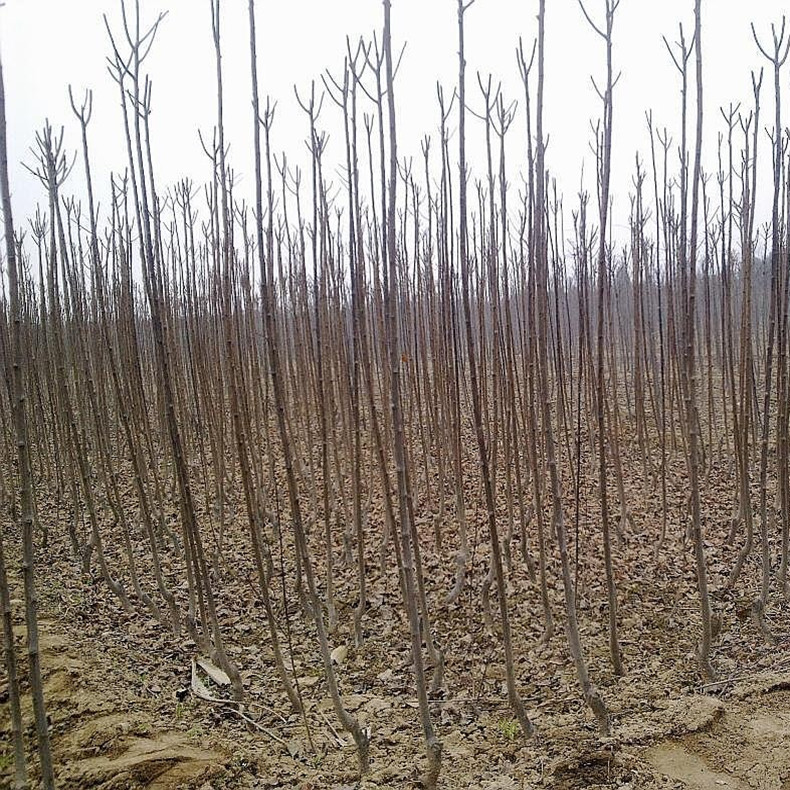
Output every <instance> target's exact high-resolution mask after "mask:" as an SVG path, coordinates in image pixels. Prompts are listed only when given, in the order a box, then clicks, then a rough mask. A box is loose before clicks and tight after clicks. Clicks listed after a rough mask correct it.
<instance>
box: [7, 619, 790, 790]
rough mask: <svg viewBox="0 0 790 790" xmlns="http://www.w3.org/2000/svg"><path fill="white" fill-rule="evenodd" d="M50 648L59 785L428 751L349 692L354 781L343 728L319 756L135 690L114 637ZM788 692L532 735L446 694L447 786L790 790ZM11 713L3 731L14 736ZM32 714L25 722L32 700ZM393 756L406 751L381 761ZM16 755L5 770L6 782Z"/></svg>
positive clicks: (666, 707) (327, 777)
mask: <svg viewBox="0 0 790 790" xmlns="http://www.w3.org/2000/svg"><path fill="white" fill-rule="evenodd" d="M20 625H21V624H20ZM19 630H21V628H20V629H19ZM17 638H18V640H19V632H18V633H17ZM41 644H42V666H43V671H44V676H45V692H46V697H47V704H48V711H49V715H50V719H51V732H52V746H53V753H54V758H55V762H56V764H57V782H58V787H59V788H65V789H66V790H70V789H72V788H73V790H77V788H102V790H115V789H117V790H120V789H121V788H158V789H159V790H176V788H200V789H201V790H215V789H217V788H231V787H240V788H252V787H261V788H280V787H281V788H285V787H298V788H301V790H318V788H324V787H326V788H335V789H336V790H350V789H351V788H364V789H365V790H372V788H402V787H413V786H414V784H415V781H414V780H415V778H416V772H415V771H414V765H413V762H412V763H411V764H409V761H408V760H404V762H401V760H400V758H401V757H403V758H405V757H406V755H407V754H412V755H413V754H419V735H418V732H417V731H416V728H415V726H414V718H415V716H414V713H415V711H414V710H413V705H412V703H407V704H405V705H404V704H403V702H402V700H398V699H396V698H385V697H382V696H376V695H371V694H358V695H348V696H347V697H346V702H347V703H348V706H349V708H350V709H352V710H355V711H356V712H357V713H358V715H359V716H360V717H361V719H362V720H363V721H364V722H365V723H367V725H368V726H370V727H371V729H372V733H373V747H372V748H373V754H374V759H373V764H372V769H373V770H372V772H371V774H370V776H368V777H367V778H366V779H364V780H362V781H359V780H358V779H356V778H355V775H354V774H355V770H354V754H353V750H352V748H351V747H350V746H349V745H348V744H347V743H346V745H344V746H340V745H339V744H340V740H341V739H342V740H343V742H344V743H345V742H346V741H348V740H349V739H348V738H343V734H342V733H340V734H339V735H340V739H337V738H334V736H332V737H331V740H333V741H334V744H333V746H332V748H331V749H329V748H327V746H326V744H324V745H323V746H319V749H318V752H319V753H318V755H313V754H310V752H309V749H308V747H307V745H306V744H305V743H304V738H303V736H302V734H301V733H300V732H297V733H294V734H293V735H294V737H291V738H290V739H288V740H287V747H285V748H283V747H282V746H280V745H278V744H277V743H276V742H273V741H272V740H271V739H270V738H269V737H268V736H266V735H265V734H263V733H260V732H249V731H248V730H247V729H245V727H244V725H243V723H242V722H239V721H237V719H235V718H234V717H229V716H227V715H225V714H224V713H223V711H222V709H220V710H216V709H215V708H214V707H212V706H207V705H206V703H203V702H200V701H198V700H196V699H195V698H194V697H187V698H185V699H184V702H183V703H179V702H178V701H177V700H176V699H175V698H174V697H173V698H172V699H170V697H172V694H173V692H174V691H176V690H178V689H175V687H174V688H173V689H168V690H167V692H165V690H164V689H162V688H161V687H160V686H159V685H158V684H157V683H156V682H152V681H151V680H144V681H143V685H142V688H143V689H144V693H142V694H141V693H139V691H137V690H136V688H139V685H138V684H133V683H130V682H129V681H130V676H129V672H130V671H133V670H130V669H129V667H130V666H131V665H132V663H133V662H129V661H126V662H125V661H124V658H123V651H120V650H119V649H118V647H119V646H118V645H117V644H113V643H112V642H111V641H108V642H107V643H104V644H102V642H101V641H95V640H92V639H89V640H84V641H83V639H81V637H80V634H79V632H77V631H75V630H73V629H71V628H69V627H68V625H65V624H60V625H57V624H56V623H55V622H54V621H53V620H52V619H47V618H45V619H42V621H41ZM21 647H22V645H21V643H20V648H21ZM126 653H127V654H129V653H134V650H131V651H130V650H127V651H126ZM149 658H155V656H153V655H152V656H149ZM159 658H160V660H161V658H162V656H161V654H160V656H159ZM125 664H126V666H125ZM22 669H23V671H24V666H23V667H22ZM147 669H150V667H148V668H147ZM182 670H184V672H185V668H182ZM319 687H320V683H315V684H312V685H311V684H310V683H309V682H308V683H305V689H304V693H305V694H306V696H307V698H308V700H309V702H308V709H310V710H311V714H312V718H313V719H314V722H313V723H314V729H315V724H316V723H317V722H319V721H323V722H324V727H323V731H324V732H323V734H322V733H315V732H314V735H315V737H316V739H317V740H318V741H321V740H322V736H325V735H327V733H329V734H331V733H332V728H331V727H330V726H329V724H330V722H331V720H332V711H331V707H330V706H329V704H328V701H327V700H326V698H325V697H323V696H322V694H321V693H320V688H319ZM313 689H315V690H316V692H317V693H316V694H311V692H312V690H313ZM788 689H790V675H782V674H776V673H763V674H755V675H752V676H750V677H749V678H747V679H745V680H743V681H741V682H734V683H731V684H729V690H728V692H727V694H726V698H725V699H722V698H718V697H712V696H707V695H704V694H698V695H689V696H684V697H680V698H677V699H674V700H670V701H666V702H664V703H657V704H655V705H653V706H652V709H650V710H643V711H641V712H639V713H631V714H625V715H623V716H622V717H621V718H620V720H619V722H618V724H617V726H616V728H615V731H614V734H613V736H612V737H611V738H607V739H600V738H598V737H597V736H595V735H594V734H593V733H591V732H589V730H586V729H585V728H584V727H579V726H578V725H577V724H576V723H574V722H573V716H558V715H556V714H554V715H549V714H547V715H541V714H540V713H538V714H536V720H537V723H538V726H539V728H540V735H539V736H538V738H537V739H536V740H533V741H532V742H527V743H523V742H521V741H520V739H518V738H517V737H515V736H514V734H513V733H511V732H510V731H509V730H508V728H507V726H506V722H507V721H508V714H507V711H506V710H503V709H500V708H498V707H496V706H487V705H486V703H485V701H484V700H479V701H478V702H477V703H475V704H472V703H462V702H457V703H455V704H452V703H449V702H448V703H447V704H445V705H444V706H443V709H442V710H441V711H437V712H438V718H439V719H440V720H441V721H442V722H443V723H444V726H443V730H444V732H443V740H444V747H445V751H444V776H443V782H442V787H445V788H483V789H484V790H516V789H517V788H533V787H535V788H539V787H540V788H542V787H546V788H555V790H576V788H620V790H640V789H641V788H645V790H653V789H656V790H657V789H658V788H691V789H692V790H719V789H720V788H721V789H722V790H727V788H729V789H730V790H747V789H748V788H758V789H759V790H783V789H786V788H790V690H788ZM181 691H183V689H181ZM217 693H220V692H217ZM609 696H610V698H611V693H610V695H609ZM165 698H167V699H166V701H165ZM163 703H164V704H163ZM5 707H6V706H4V709H3V719H2V720H0V732H2V735H3V741H4V743H6V744H7V743H8V738H7V735H8V732H7V728H8V721H7V711H6V709H5ZM437 707H442V706H441V705H438V706H437ZM163 710H167V711H169V721H170V724H171V726H170V727H168V726H167V722H168V716H167V715H166V716H165V717H164V718H163V716H162V712H163ZM24 713H25V719H26V722H30V721H31V718H32V716H31V712H30V705H29V703H28V704H27V705H26V706H25V711H24ZM280 734H281V735H283V734H284V733H283V732H282V731H281V732H280ZM385 752H386V753H389V754H390V755H397V758H395V759H392V758H390V759H382V756H383V754H384V753H385ZM376 755H379V756H378V759H377V756H376ZM412 760H413V758H412ZM7 763H8V761H7V760H6V765H5V768H4V772H3V774H2V776H0V778H2V780H4V781H6V782H10V765H8V764H7Z"/></svg>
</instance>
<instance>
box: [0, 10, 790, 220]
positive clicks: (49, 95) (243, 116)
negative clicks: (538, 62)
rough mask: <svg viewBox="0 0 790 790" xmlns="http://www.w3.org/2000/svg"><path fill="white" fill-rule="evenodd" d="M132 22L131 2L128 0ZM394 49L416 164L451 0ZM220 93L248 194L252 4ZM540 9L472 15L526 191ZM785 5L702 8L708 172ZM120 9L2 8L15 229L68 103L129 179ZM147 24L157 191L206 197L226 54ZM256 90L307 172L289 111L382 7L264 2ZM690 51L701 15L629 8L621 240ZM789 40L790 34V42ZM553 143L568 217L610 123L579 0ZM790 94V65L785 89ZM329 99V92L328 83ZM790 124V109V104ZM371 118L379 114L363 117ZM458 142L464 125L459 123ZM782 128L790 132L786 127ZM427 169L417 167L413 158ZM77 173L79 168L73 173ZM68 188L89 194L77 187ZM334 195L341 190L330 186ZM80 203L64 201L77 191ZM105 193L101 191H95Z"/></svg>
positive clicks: (243, 13) (184, 26)
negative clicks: (174, 188)
mask: <svg viewBox="0 0 790 790" xmlns="http://www.w3.org/2000/svg"><path fill="white" fill-rule="evenodd" d="M128 2H129V5H130V7H131V6H132V5H133V0H128ZM392 5H393V35H394V38H395V45H396V48H399V47H400V45H401V44H402V43H403V42H406V51H405V55H404V59H403V63H402V67H401V70H400V72H399V74H398V79H397V83H396V96H397V102H398V109H399V115H398V123H399V147H400V153H401V155H414V156H415V157H419V150H420V149H419V143H420V141H421V139H422V138H423V136H424V135H425V134H431V135H433V137H434V139H436V138H437V128H438V121H439V118H438V106H437V102H436V81H437V80H440V81H441V82H442V83H443V84H444V85H445V89H446V94H447V95H448V96H449V95H451V94H452V90H453V87H454V85H455V81H456V79H457V76H456V75H457V64H456V57H457V55H456V53H457V28H456V3H455V0H393V3H392ZM603 6H604V2H603V0H587V7H588V9H589V11H590V13H591V15H592V16H593V17H594V18H595V19H597V20H601V19H602V12H603ZM222 7H223V44H224V78H225V86H226V104H225V106H226V123H227V135H228V138H229V140H230V142H231V153H230V162H231V164H232V165H233V167H234V168H235V170H236V171H237V173H238V175H239V178H240V181H239V191H240V192H242V193H244V192H245V191H247V192H248V194H250V195H251V194H252V182H251V173H252V160H251V156H252V144H251V139H252V134H251V123H250V99H249V60H248V31H247V2H246V0H224V1H223V4H222ZM537 7H538V2H537V0H478V2H477V3H476V4H475V5H474V7H473V8H471V9H470V11H469V13H468V15H467V61H468V71H467V75H468V103H469V104H470V105H471V106H472V107H473V108H474V107H480V106H481V100H480V93H479V90H478V88H477V80H476V72H477V71H480V72H482V73H483V74H485V75H487V74H488V73H489V72H491V73H493V75H494V79H495V81H498V80H501V81H502V84H503V90H504V91H505V96H506V97H507V99H518V100H519V102H520V103H519V115H518V121H517V123H516V124H514V126H513V128H512V131H511V132H510V134H509V136H508V142H509V146H508V147H509V157H510V162H511V164H512V171H511V180H512V182H513V183H514V185H516V186H517V182H518V174H519V172H520V170H521V162H523V151H524V147H525V139H524V135H525V124H524V121H523V108H524V101H523V92H522V88H521V84H520V80H519V77H518V70H517V68H516V60H515V56H514V51H515V48H516V46H517V43H518V39H519V36H523V38H524V40H525V42H526V43H527V45H531V42H532V39H533V38H534V36H535V34H536V32H537V22H536V13H537ZM784 7H785V4H784V3H782V2H780V0H750V2H742V1H741V0H704V2H703V15H704V20H703V26H704V31H703V44H704V69H705V82H704V84H705V91H706V94H705V95H706V105H705V108H706V137H705V143H706V161H707V163H708V165H709V167H714V166H715V162H716V159H715V157H716V135H717V133H718V131H720V130H721V129H722V128H723V122H722V120H721V116H720V114H719V107H720V106H722V105H727V104H729V103H730V102H731V101H732V102H739V101H742V102H743V106H744V107H750V106H751V105H752V101H753V100H752V97H751V76H750V74H751V70H752V69H759V68H760V67H761V66H763V65H768V64H767V63H766V61H765V60H764V59H763V58H762V56H760V55H759V53H758V51H757V48H756V46H755V44H754V41H753V39H752V33H751V29H750V22H754V24H755V26H756V29H757V31H758V34H760V35H761V36H763V37H764V39H765V40H766V41H768V40H769V36H770V25H771V23H772V22H775V23H777V24H781V14H782V11H783V9H784ZM119 8H120V0H71V1H69V2H67V1H66V0H6V2H5V8H3V9H2V10H0V47H1V48H2V49H1V50H0V51H1V52H2V57H3V64H4V72H5V79H6V94H7V112H8V124H9V146H10V150H9V160H10V165H11V188H12V192H13V195H14V210H15V216H16V221H17V225H22V224H23V223H24V222H25V220H26V217H27V216H29V215H30V213H31V212H32V211H33V209H34V207H35V204H36V202H37V201H39V200H41V199H42V195H41V189H40V186H39V185H38V184H37V183H36V182H35V181H34V179H33V178H32V177H31V176H30V174H28V173H27V172H26V171H25V170H24V169H23V168H22V167H21V166H20V162H22V161H25V162H28V163H32V156H31V154H30V152H29V147H30V146H31V144H32V143H33V140H34V135H35V132H36V130H38V129H40V128H41V126H42V124H43V123H44V120H45V119H46V118H49V119H50V121H51V122H52V123H53V125H56V126H58V127H59V126H60V125H61V124H62V125H64V126H65V130H66V147H67V148H68V149H69V150H74V149H76V148H77V146H78V145H79V136H78V127H77V124H76V121H75V119H74V117H73V115H72V113H71V109H70V107H69V101H68V92H67V88H68V86H69V84H71V85H72V86H73V88H74V90H75V95H77V96H80V95H81V93H82V91H83V90H84V89H85V88H92V89H93V91H94V118H93V121H92V123H91V126H90V129H89V132H90V139H91V143H92V149H93V155H94V177H95V179H96V180H97V181H101V182H103V183H104V184H106V183H107V182H108V179H109V173H110V172H111V171H121V170H123V168H124V166H125V154H124V147H123V145H122V126H121V120H120V112H119V105H118V98H117V87H116V85H115V84H114V83H113V82H112V80H111V78H110V77H109V75H108V74H107V71H106V61H105V57H106V55H107V54H108V51H109V46H108V41H107V35H106V32H105V30H104V22H103V20H102V14H103V13H107V14H108V16H109V18H110V22H111V25H112V26H113V27H114V28H116V29H117V28H118V26H119V23H120V14H119ZM142 8H143V18H144V20H152V19H153V18H155V15H156V13H158V12H159V11H162V10H166V11H168V12H169V13H168V16H167V18H166V19H165V21H164V23H163V25H162V28H161V31H160V34H159V37H158V40H157V42H156V44H155V46H154V50H153V52H152V54H151V57H150V58H149V60H148V61H147V62H146V65H147V67H148V71H149V72H150V74H151V76H152V79H153V83H154V95H153V98H154V108H153V115H152V133H153V140H154V156H155V163H156V167H157V171H158V174H159V182H160V184H167V183H172V182H174V181H176V180H177V179H179V178H181V177H183V176H187V175H188V176H190V177H192V178H193V179H194V180H195V181H197V182H202V181H203V180H205V179H207V178H208V177H209V175H210V169H209V163H208V161H207V160H206V158H205V156H204V154H203V153H202V150H201V146H200V142H199V140H198V134H197V130H198V129H201V130H202V131H203V132H204V135H208V137H209V138H210V136H211V129H212V126H213V124H214V118H215V99H214V95H215V94H214V89H215V83H214V59H213V58H214V54H213V45H212V41H211V21H210V10H209V9H210V0H142ZM257 17H258V35H259V58H260V79H261V92H262V94H263V95H266V94H270V95H271V96H272V97H273V98H275V99H277V100H278V101H279V104H278V110H277V118H276V122H275V127H274V132H273V145H274V148H275V150H285V151H286V152H287V153H288V155H289V160H290V161H291V162H298V161H301V163H302V164H305V165H306V164H307V152H306V149H305V146H304V144H303V140H304V139H305V137H306V134H307V125H306V118H305V116H304V114H303V113H302V112H301V110H299V108H298V106H297V105H296V101H295V98H294V92H293V86H294V85H296V86H297V87H298V88H299V89H300V91H301V92H302V93H305V92H307V91H308V90H309V86H310V82H311V80H313V79H319V78H320V75H321V73H322V72H323V71H324V70H325V69H329V70H330V71H332V72H334V73H335V74H338V73H339V70H340V68H341V66H342V62H343V55H344V52H345V36H346V34H348V35H350V36H351V38H352V40H355V39H356V38H358V37H359V36H361V35H362V36H366V37H370V36H371V35H372V32H373V31H374V30H376V29H380V26H381V24H382V4H381V2H380V1H379V0H281V1H280V2H276V3H272V2H267V0H258V2H257ZM681 21H682V22H683V23H684V27H685V29H686V31H687V37H688V38H690V37H691V33H692V31H693V2H692V0H662V1H661V2H653V0H622V3H621V5H620V9H619V11H618V13H617V17H616V22H615V30H614V38H615V51H614V61H615V69H616V70H622V79H621V80H620V82H619V84H618V86H617V88H616V92H615V128H614V144H615V162H614V172H613V190H614V194H615V200H616V209H617V210H616V213H615V216H616V218H617V220H616V221H617V223H618V224H619V225H620V226H621V227H623V223H624V222H625V221H626V217H627V210H628V194H629V191H630V190H631V177H632V175H633V163H634V156H635V153H636V151H637V150H639V151H640V152H641V153H642V155H643V156H644V157H648V156H649V141H648V136H647V128H646V122H645V112H646V111H647V110H650V109H652V110H653V114H654V119H655V122H656V124H657V125H659V126H665V125H666V126H668V127H669V129H670V133H671V134H672V135H673V137H674V139H675V141H676V142H677V141H679V127H678V121H679V113H678V108H679V103H680V93H679V89H680V82H679V75H678V73H677V72H676V70H675V68H674V66H673V65H672V63H671V61H670V59H669V56H668V54H667V52H666V49H665V46H664V43H663V40H662V36H664V35H665V36H667V38H669V39H670V41H675V40H676V39H677V36H678V23H679V22H681ZM789 27H790V26H789ZM546 35H547V50H548V52H547V71H546V129H547V132H548V133H549V134H550V136H551V137H550V147H549V152H548V165H549V167H550V168H551V170H552V172H553V173H554V174H555V175H556V177H557V179H558V181H559V184H560V188H561V189H562V191H563V192H564V194H565V205H566V208H570V207H571V205H572V204H573V202H574V200H575V195H576V193H577V192H578V190H579V184H580V180H581V172H582V170H581V169H582V162H583V160H585V159H586V162H587V164H586V173H587V176H586V187H587V188H588V189H592V188H593V187H594V184H593V182H592V181H591V176H592V173H593V172H594V171H593V167H592V161H591V156H590V153H589V143H590V140H591V133H590V125H589V123H590V120H591V119H594V118H597V117H598V116H599V114H600V101H599V99H598V97H597V96H596V94H595V91H594V89H593V87H592V84H591V81H590V76H591V75H594V76H596V77H597V79H598V82H599V84H601V80H602V79H603V77H604V65H605V60H604V47H603V42H602V40H601V39H600V38H599V37H598V36H597V35H595V34H594V33H593V32H592V30H591V29H590V28H589V26H588V25H587V23H586V22H585V21H584V19H583V17H582V14H581V12H580V10H579V7H578V2H577V0H548V2H547V33H546ZM782 84H783V88H786V87H787V86H788V85H789V84H790V65H788V67H786V69H785V71H784V76H783V80H782ZM319 85H320V82H319ZM762 106H763V115H762V120H763V121H764V122H765V123H766V124H768V123H771V119H772V118H773V107H774V105H773V87H772V79H771V75H770V74H767V75H766V79H765V83H764V88H763V101H762ZM787 106H788V112H790V103H787ZM363 109H366V110H367V109H369V107H368V105H367V101H366V100H365V102H364V104H363ZM339 118H340V116H339V110H338V109H337V108H336V107H335V106H334V105H333V104H332V103H331V102H327V103H326V104H325V108H324V111H323V114H322V117H321V119H320V125H321V126H322V127H324V128H325V129H327V130H328V132H329V134H330V149H331V151H332V152H333V155H334V156H335V157H336V158H337V160H338V161H339V160H340V158H341V157H342V155H343V151H342V133H341V127H340V126H339ZM451 123H452V125H453V126H452V128H453V129H454V127H455V124H456V123H457V120H456V117H455V116H454V117H453V119H452V122H451ZM786 123H787V121H786V120H785V121H783V124H786ZM468 135H469V138H470V144H471V145H472V146H473V150H475V151H477V152H478V154H479V152H480V150H481V149H480V145H481V143H482V139H483V125H482V123H480V122H478V121H476V120H475V119H474V118H470V119H469V122H468ZM762 144H763V149H762V159H763V165H764V169H763V170H762V171H761V172H762V173H763V174H764V175H763V176H762V178H763V182H762V186H763V197H762V198H761V204H762V205H763V206H766V205H768V204H769V203H770V197H768V196H767V192H770V184H769V183H768V181H767V179H768V178H770V173H769V172H768V171H767V169H765V168H770V161H769V159H770V152H769V148H768V145H769V144H768V141H767V138H766V137H765V136H763V143H762ZM415 166H416V167H417V166H419V167H420V168H421V164H420V163H419V161H418V160H416V162H415ZM472 166H473V168H474V171H473V177H483V176H484V161H483V160H482V159H481V158H480V157H479V155H478V156H476V157H475V160H474V161H473V163H472ZM80 170H81V166H78V168H77V171H80ZM77 171H75V175H74V176H72V180H71V181H70V183H69V186H70V187H71V189H72V190H74V191H77V192H79V190H80V189H81V183H80V173H79V172H77ZM336 180H337V177H336ZM66 191H67V192H68V191H69V190H68V189H67V190H66ZM100 191H101V190H100Z"/></svg>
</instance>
